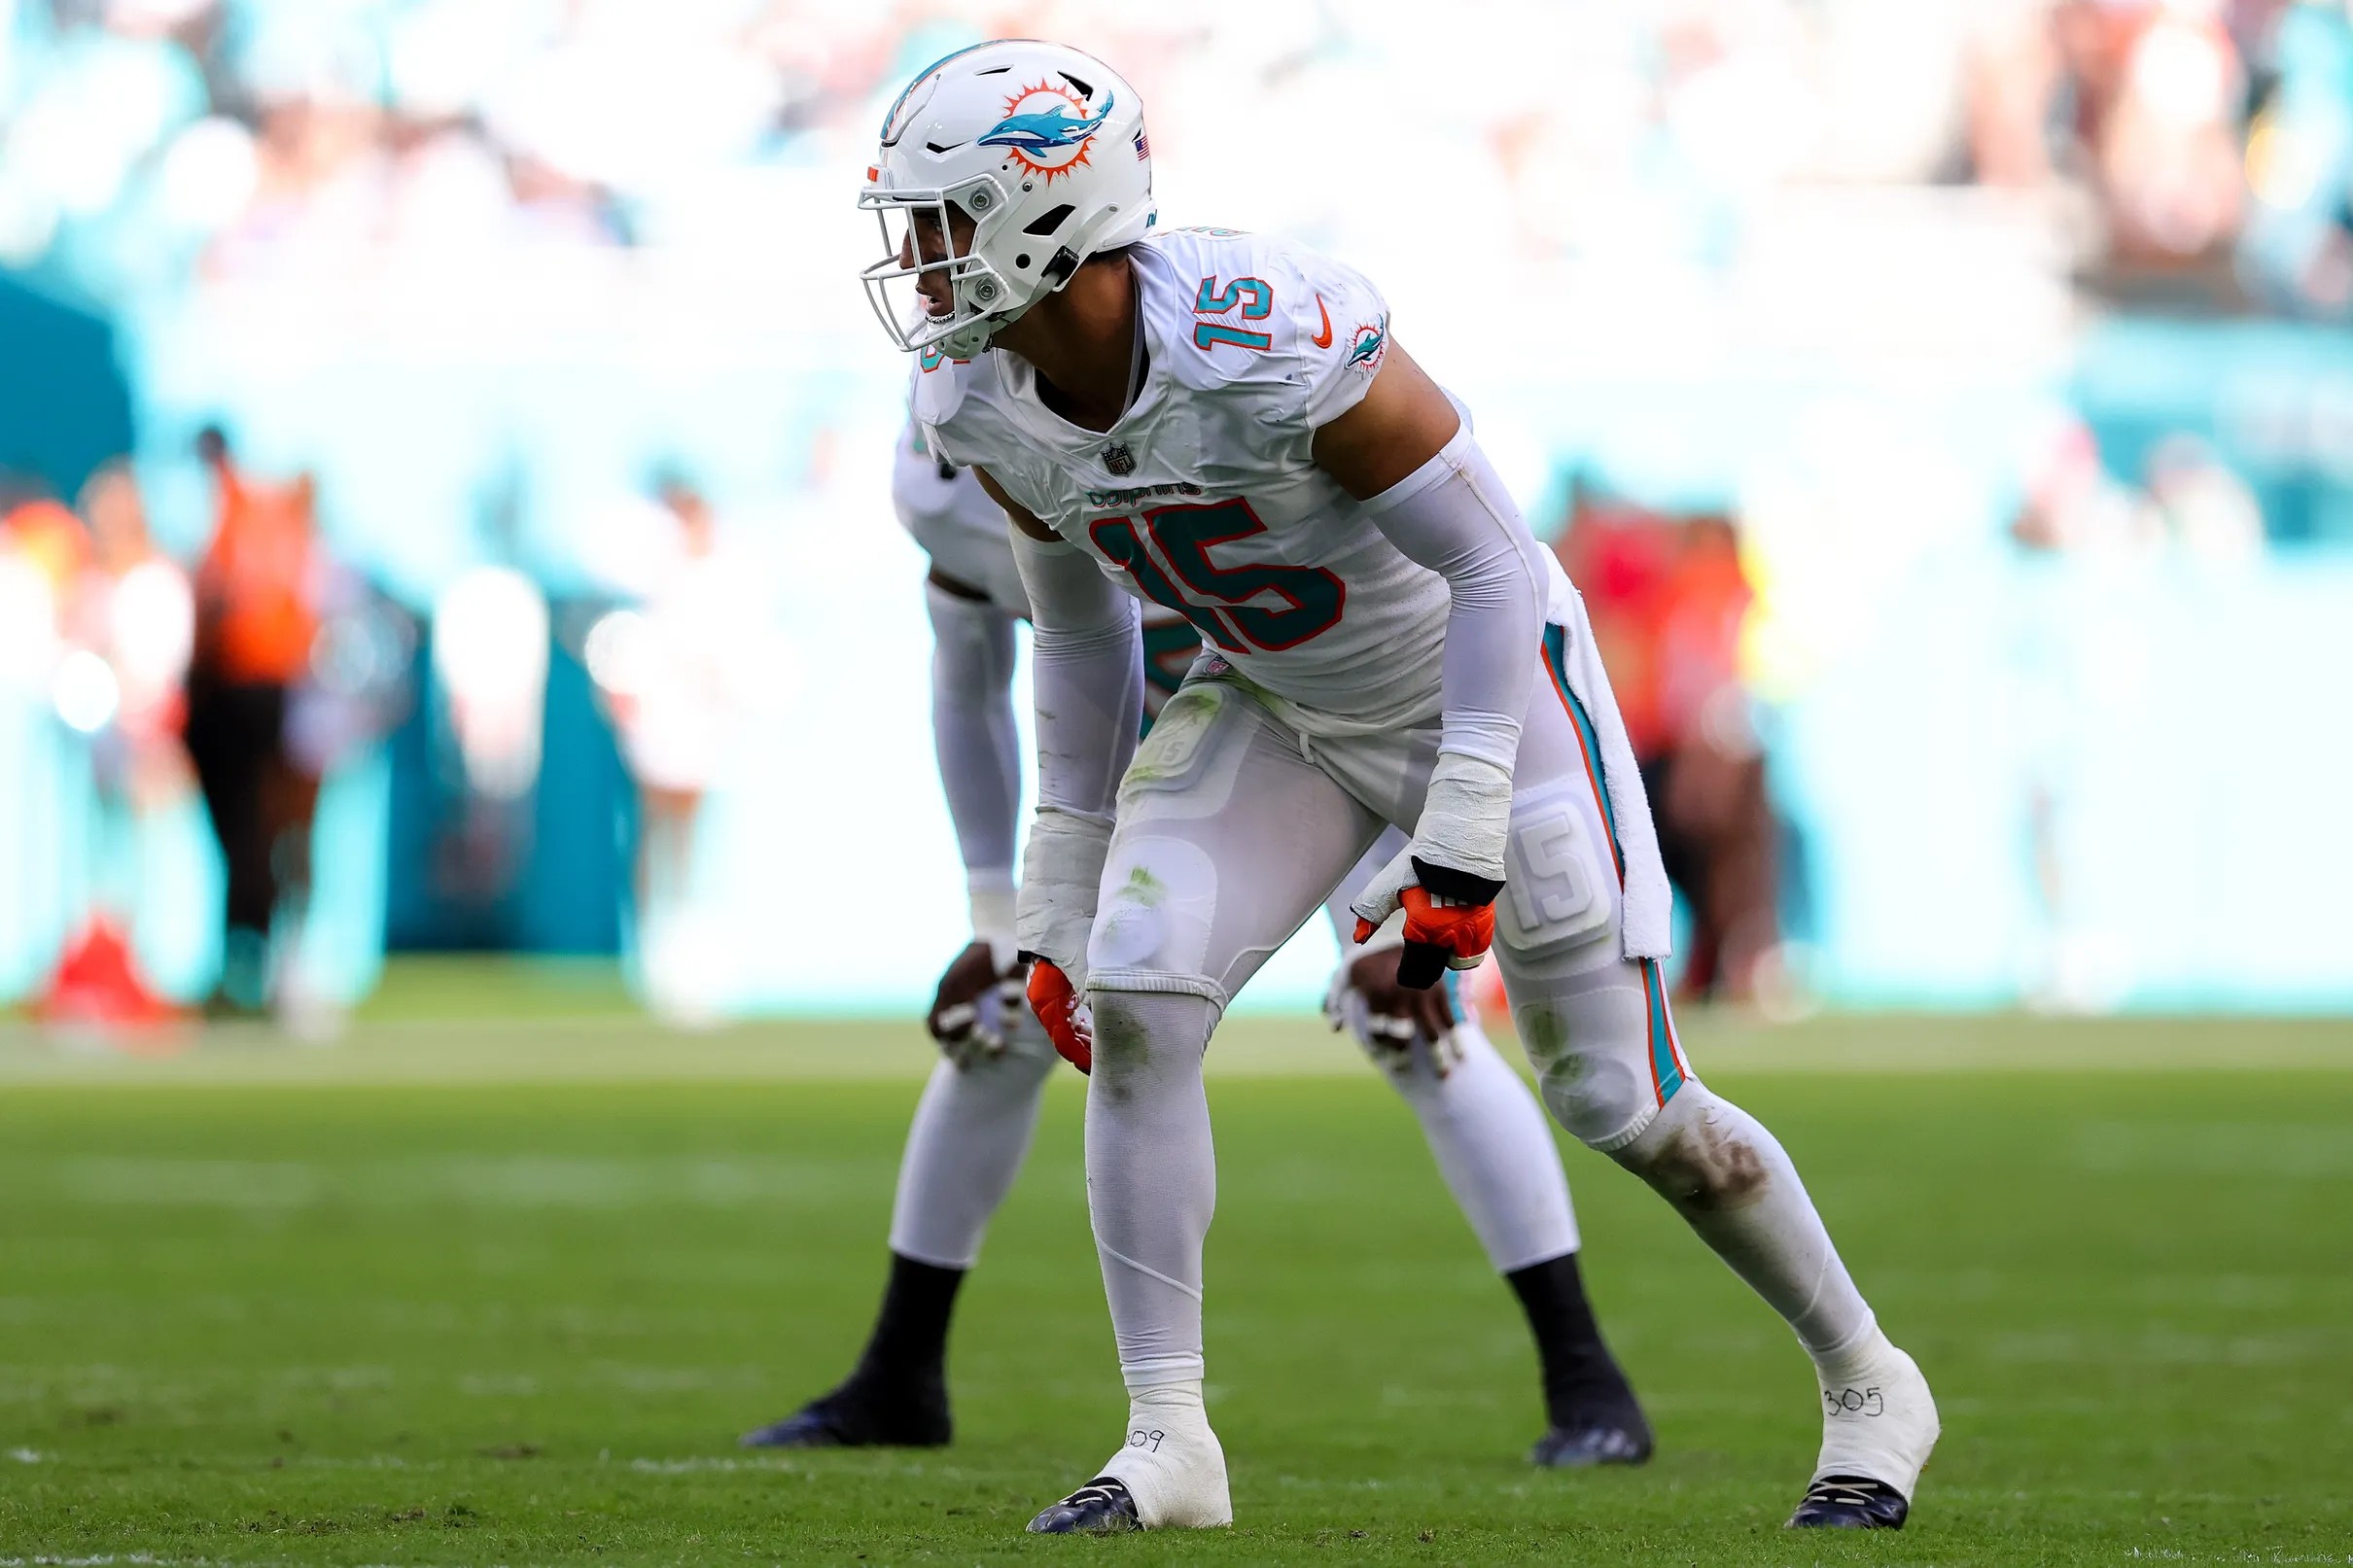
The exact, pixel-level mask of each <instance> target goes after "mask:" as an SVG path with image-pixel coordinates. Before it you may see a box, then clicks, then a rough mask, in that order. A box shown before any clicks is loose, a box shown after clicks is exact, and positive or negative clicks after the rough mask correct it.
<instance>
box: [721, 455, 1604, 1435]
mask: <svg viewBox="0 0 2353 1568" xmlns="http://www.w3.org/2000/svg"><path fill="white" fill-rule="evenodd" d="M891 493H892V500H893V501H894V503H895V504H896V507H897V510H898V516H899V521H900V522H901V523H902V524H903V525H904V526H905V527H906V529H907V531H908V533H910V534H911V535H913V536H914V538H915V540H916V542H917V543H918V544H920V545H922V546H923V549H924V553H925V554H926V555H927V556H929V557H930V559H931V575H930V579H929V581H928V582H927V583H926V585H925V594H926V598H927V599H928V601H929V603H930V607H931V628H932V637H933V650H932V660H931V724H932V734H933V738H934V741H935V743H936V746H937V749H938V758H939V778H940V785H941V788H942V790H943V791H944V792H945V794H946V795H947V797H948V808H949V815H950V816H951V818H952V819H954V821H955V824H956V837H957V845H958V848H959V850H960V852H961V853H962V855H963V859H964V862H965V873H966V886H967V889H968V890H969V895H970V903H971V916H972V940H971V943H970V944H969V945H968V946H966V948H965V950H964V951H963V952H962V953H960V954H958V955H957V957H956V959H955V961H954V962H953V963H951V964H950V965H949V966H948V970H947V973H946V974H945V975H943V976H942V977H941V979H940V983H939V989H938V993H937V994H936V995H935V996H934V998H933V1000H932V1004H931V1014H930V1017H929V1020H928V1023H929V1026H930V1028H931V1033H932V1036H933V1037H934V1038H935V1039H937V1040H938V1041H939V1044H940V1049H941V1052H942V1054H943V1056H944V1058H945V1060H944V1061H942V1062H941V1063H939V1065H938V1066H937V1067H935V1068H934V1069H933V1070H932V1073H931V1082H930V1083H929V1084H928V1085H927V1086H926V1087H925V1090H924V1094H923V1098H922V1100H921V1102H920V1103H919V1105H918V1106H917V1108H916V1113H915V1123H914V1126H913V1128H912V1129H911V1130H910V1131H909V1132H908V1135H907V1147H906V1153H905V1155H904V1157H903V1158H902V1160H901V1163H900V1167H899V1178H898V1192H897V1198H896V1203H895V1205H894V1209H893V1213H892V1220H891V1274H890V1281H889V1284H888V1285H887V1286H886V1288H885V1291H884V1296H883V1304H882V1307H881V1310H880V1312H879V1313H878V1314H877V1318H876V1322H875V1326H874V1331H873V1334H872V1336H871V1337H870V1338H869V1340H868V1342H867V1345H866V1350H865V1354H864V1355H863V1356H862V1357H861V1358H860V1363H859V1366H858V1368H857V1370H856V1371H854V1372H853V1373H852V1374H851V1376H850V1377H849V1378H848V1379H847V1380H846V1381H845V1382H843V1383H842V1384H841V1385H840V1386H839V1387H837V1388H835V1389H833V1390H832V1391H830V1392H829V1393H826V1394H825V1395H824V1396H823V1397H821V1398H819V1399H817V1400H815V1401H812V1402H811V1403H810V1404H809V1405H807V1406H806V1407H804V1408H803V1409H801V1410H800V1411H797V1412H795V1413H794V1414H792V1415H790V1416H789V1417H787V1418H786V1419H784V1420H782V1421H778V1422H776V1423H775V1424H773V1425H771V1426H766V1427H762V1428H760V1429H759V1430H758V1431H755V1432H752V1433H749V1434H747V1435H746V1436H745V1438H744V1443H745V1444H746V1446H754V1447H821V1446H862V1445H868V1444H892V1445H902V1446H931V1445H936V1444H942V1443H945V1442H947V1441H948V1438H949V1434H950V1421H949V1413H948V1397H947V1384H946V1376H945V1361H946V1348H947V1344H946V1342H947V1333H948V1326H949V1319H950V1316H951V1314H952V1312H953V1309H954V1305H955V1299H956V1292H957V1288H958V1286H959V1285H961V1284H962V1282H963V1280H964V1276H965V1273H966V1271H968V1270H969V1269H970V1268H971V1267H972V1265H973V1263H974V1261H975V1259H976V1258H977V1256H978V1254H979V1251H980V1244H981V1238H982V1236H983V1234H984V1232H985V1231H986V1229H987V1227H988V1222H989V1219H990V1217H991V1216H992V1215H993V1214H994V1213H995V1212H996V1210H997V1207H998V1205H999V1204H1000V1203H1001V1202H1003V1200H1004V1197H1005V1194H1006V1192H1007V1191H1008V1190H1009V1189H1010V1188H1011V1186H1012V1183H1013V1179H1014V1177H1015V1175H1016V1174H1017V1173H1018V1172H1019V1170H1020V1168H1021V1163H1022V1159H1023V1156H1024V1154H1025V1153H1026V1152H1027V1150H1028V1148H1029V1143H1030V1135H1031V1132H1032V1130H1033V1129H1034V1128H1035V1127H1036V1120H1037V1106H1038V1098H1039V1096H1040V1094H1041V1093H1042V1092H1043V1090H1044V1087H1045V1079H1046V1074H1047V1071H1048V1069H1049V1068H1051V1066H1052V1065H1053V1064H1054V1061H1055V1057H1054V1051H1053V1047H1052V1046H1051V1045H1050V1044H1049V1043H1048V1041H1047V1039H1046V1036H1045V1033H1044V1030H1043V1028H1041V1027H1040V1026H1039V1024H1038V1022H1037V1020H1036V1016H1035V1015H1034V1014H1032V1013H1031V1011H1030V1009H1029V1007H1028V1005H1027V1003H1026V1001H1025V1000H1024V998H1023V995H1022V977H1023V974H1024V972H1025V967H1026V966H1024V965H1022V964H1021V963H1019V962H1018V961H1017V959H1016V958H1015V956H1014V955H1015V947H1014V941H1013V840H1014V835H1015V828H1016V826H1017V823H1018V819H1019V811H1020V787H1021V772H1020V763H1019V759H1018V757H1017V755H1016V752H1015V745H1016V740H1015V731H1014V723H1013V689H1012V688H1013V636H1014V624H1015V622H1017V621H1021V620H1027V619H1028V618H1029V613H1030V606H1029V601H1028V599H1027V597H1026V596H1025V595H1024V594H1023V592H1022V587H1021V581H1020V577H1019V575H1018V574H1017V573H1016V572H1015V570H1014V566H1013V547H1012V543H1011V540H1009V539H1008V538H1007V532H1006V524H1005V514H1004V511H1003V509H1002V508H1001V507H1000V506H999V505H997V504H996V503H995V502H994V501H991V500H990V499H989V497H988V495H987V493H986V492H984V491H983V490H982V489H981V488H980V484H979V482H978V481H977V480H975V479H974V478H973V477H972V475H971V472H970V470H961V469H958V468H956V467H954V466H953V465H951V464H947V463H943V462H941V461H940V460H938V459H937V458H935V457H934V456H932V455H931V453H930V452H929V451H928V450H927V449H926V447H925V445H924V441H923V436H922V434H921V432H920V430H919V429H917V428H916V427H914V426H912V425H910V427H909V428H908V431H907V434H906V436H904V437H903V438H902V439H901V440H900V442H899V445H898V452H897V457H896V464H895V466H894V470H893V473H892V484H891ZM1149 631H1150V635H1149V636H1148V637H1147V639H1146V646H1145V653H1146V662H1145V673H1146V681H1145V688H1144V689H1145V695H1146V700H1145V709H1146V712H1147V713H1149V712H1151V711H1152V709H1153V708H1154V706H1155V704H1154V700H1153V699H1155V698H1157V697H1162V696H1165V695H1166V694H1168V693H1173V692H1174V691H1176V687H1177V683H1178V681H1179V680H1181V679H1182V678H1183V675H1184V672H1185V670H1186V668H1187V666H1189V665H1190V663H1191V662H1192V658H1193V655H1194V654H1195V653H1197V652H1198V651H1199V647H1200V640H1199V638H1198V637H1197V636H1196V635H1195V634H1194V632H1193V630H1192V627H1191V625H1190V624H1189V623H1188V622H1186V621H1185V620H1184V618H1183V617H1182V616H1180V615H1177V614H1176V613H1175V612H1173V611H1161V612H1159V614H1158V615H1157V616H1156V617H1155V624H1154V625H1153V626H1152V627H1150V628H1149ZM1391 839H1393V842H1391ZM1404 843H1405V838H1404V835H1403V834H1402V833H1395V832H1394V831H1393V830H1392V833H1391V834H1390V835H1387V836H1385V838H1384V840H1383V842H1382V843H1381V844H1379V845H1376V846H1375V848H1374V851H1373V854H1372V855H1368V856H1367V858H1366V861H1365V863H1364V865H1363V866H1362V867H1360V874H1359V875H1357V876H1356V877H1355V878H1354V880H1352V882H1350V883H1349V884H1347V885H1346V889H1345V891H1346V893H1348V894H1352V893H1353V892H1354V891H1355V890H1356V889H1357V887H1358V886H1360V885H1361V884H1362V883H1363V882H1364V881H1366V880H1368V879H1369V878H1370V877H1371V876H1372V875H1373V873H1374V872H1376V871H1378V870H1379V869H1380V868H1381V867H1382V866H1383V865H1386V864H1387V862H1388V860H1389V859H1390V858H1391V857H1392V856H1393V855H1394V854H1395V853H1396V851H1397V850H1399V849H1401V848H1403V846H1404ZM1331 909H1332V914H1333V921H1334V928H1335V931H1336V932H1337V933H1338V934H1339V936H1340V938H1341V941H1342V944H1343V947H1342V951H1343V953H1352V958H1348V959H1346V960H1344V961H1343V962H1342V964H1341V965H1340V970H1339V973H1338V975H1337V976H1336V977H1335V980H1334V984H1333V989H1332V995H1331V999H1330V1011H1331V1013H1332V1015H1333V1018H1334V1022H1335V1025H1341V1024H1345V1025H1346V1026H1347V1027H1349V1028H1352V1029H1353V1030H1354V1032H1355V1034H1356V1037H1357V1040H1358V1041H1359V1043H1361V1044H1362V1045H1363V1047H1364V1049H1365V1052H1366V1054H1367V1055H1368V1056H1369V1057H1371V1058H1372V1060H1373V1061H1374V1062H1375V1063H1377V1064H1379V1065H1380V1066H1382V1067H1383V1068H1385V1069H1386V1070H1387V1074H1388V1077H1389V1081H1390V1082H1391V1083H1393V1084H1394V1085H1395V1086H1396V1087H1397V1090H1398V1092H1399V1093H1400V1094H1401V1095H1403V1096H1404V1098H1405V1099H1406V1101H1407V1103H1408V1104H1410V1105H1411V1106H1412V1107H1413V1109H1414V1112H1415V1114H1416V1115H1417V1116H1419V1117H1420V1118H1421V1121H1422V1132H1424V1134H1425V1135H1426V1136H1427V1138H1428V1140H1429V1145H1430V1151H1431V1153H1432V1154H1433V1155H1434V1156H1436V1158H1437V1162H1438V1168H1439V1170H1440V1171H1441V1172H1442V1173H1443V1174H1444V1176H1445V1178H1446V1182H1447V1185H1448V1186H1449V1187H1450V1188H1451V1189H1452V1190H1453V1192H1454V1194H1455V1198H1456V1201H1457V1202H1458V1203H1459V1204H1460V1205H1461V1208H1462V1212H1463V1215H1464V1217H1465V1218H1467V1219H1468V1220H1469V1221H1470V1225H1471V1229H1472V1230H1473V1231H1474V1232H1475V1233H1476V1234H1477V1236H1478V1237H1479V1240H1480V1242H1481V1244H1482V1245H1483V1246H1484V1247H1485V1248H1486V1251H1487V1256H1488V1260H1489V1262H1491V1263H1492V1264H1493V1266H1494V1268H1495V1271H1496V1272H1498V1273H1500V1274H1502V1275H1503V1277H1504V1279H1505V1281H1506V1283H1508V1284H1509V1285H1510V1286H1511V1287H1512V1290H1513V1293H1514V1294H1515V1295H1516V1296H1517V1297H1518V1298H1519V1301H1520V1304H1521V1306H1522V1307H1523V1309H1524V1310H1525V1311H1526V1313H1527V1316H1528V1327H1529V1329H1530V1331H1531V1333H1532V1334H1533V1335H1534V1338H1535V1342H1536V1351H1537V1360H1538V1364H1539V1366H1540V1368H1541V1370H1542V1375H1543V1389H1544V1400H1545V1411H1546V1416H1547V1422H1548V1429H1547V1430H1546V1432H1545V1434H1544V1436H1543V1437H1542V1438H1541V1439H1539V1440H1538V1441H1537V1444H1536V1446H1535V1448H1534V1450H1533V1452H1532V1453H1531V1455H1530V1457H1531V1459H1533V1461H1534V1462H1535V1463H1537V1464H1540V1465H1551V1466H1577V1465H1593V1464H1639V1463H1641V1462H1642V1461H1643V1460H1645V1459H1647V1458H1648V1457H1649V1456H1650V1452H1651V1434H1650V1428H1649V1425H1648V1423H1647V1422H1646V1421H1645V1420H1644V1419H1643V1416H1642V1411H1641V1409H1640V1407H1639V1405H1638V1404H1637V1403H1636V1402H1635V1400H1634V1397H1633V1391H1632V1390H1631V1389H1630V1388H1629V1387H1628V1386H1627V1383H1626V1378H1625V1376H1624V1374H1623V1373H1622V1372H1621V1371H1620V1370H1619V1368H1618V1365H1617V1363H1616V1361H1615V1360H1614V1359H1612V1357H1611V1356H1610V1354H1609V1351H1608V1349H1607V1347H1606V1346H1605V1345H1603V1343H1602V1342H1601V1337H1600V1333H1599V1331H1598V1329H1597V1328H1596V1326H1595V1324H1594V1319H1593V1312H1592V1308H1591V1307H1590V1306H1589V1305H1588V1304H1587V1302H1586V1298H1585V1288H1584V1284H1583V1282H1582V1280H1581V1278H1580V1276H1579V1272H1578V1266H1577V1245H1578V1242H1577V1227H1576V1218H1575V1215H1574V1213H1573V1211H1572V1210H1571V1209H1570V1207H1569V1200H1568V1183H1567V1180H1566V1177H1565V1176H1564V1174H1563V1171H1562V1169H1561V1166H1560V1159H1559V1155H1558V1153H1557V1151H1556V1150H1555V1149H1554V1147H1553V1143H1552V1133H1551V1130H1550V1129H1549V1128H1548V1127H1546V1125H1545V1120H1544V1113H1543V1111H1542V1110H1541V1109H1539V1108H1538V1106H1537V1104H1536V1101H1535V1098H1534V1097H1532V1096H1531V1095H1529V1093H1528V1088H1527V1086H1526V1085H1525V1084H1524V1083H1522V1082H1521V1080H1520V1076H1519V1074H1518V1073H1516V1072H1514V1071H1513V1070H1512V1068H1511V1067H1510V1065H1509V1064H1507V1063H1505V1062H1504V1060H1503V1058H1502V1057H1501V1056H1500V1055H1499V1054H1498V1053H1497V1052H1496V1051H1495V1049H1494V1047H1493V1045H1492V1044H1491V1043H1489V1041H1488V1039H1487V1036H1486V1034H1485V1032H1484V1031H1482V1030H1481V1029H1480V1028H1479V1025H1478V1022H1477V1020H1476V1019H1475V1018H1472V1017H1469V1016H1467V1015H1465V1016H1461V1017H1457V1016H1456V1014H1455V1011H1454V1007H1453V1001H1452V998H1451V997H1450V995H1449V993H1448V991H1447V990H1446V989H1444V988H1440V989H1433V990H1426V991H1409V990H1407V989H1405V988H1403V987H1401V986H1399V985H1398V984H1397V978H1396V975H1397V963H1398V953H1399V950H1400V948H1401V946H1402V941H1403V939H1402V937H1394V938H1392V939H1390V940H1386V941H1381V940H1377V941H1376V943H1375V944H1373V945H1371V946H1370V947H1369V948H1363V949H1352V947H1351V946H1350V945H1349V938H1350V935H1351V933H1352V929H1353V926H1354V924H1355V917H1354V916H1353V915H1351V914H1349V913H1348V911H1347V903H1346V898H1345V897H1344V896H1337V895H1336V896H1335V899H1334V901H1333V903H1332V906H1331Z"/></svg>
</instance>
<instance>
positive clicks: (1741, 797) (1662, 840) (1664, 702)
mask: <svg viewBox="0 0 2353 1568" xmlns="http://www.w3.org/2000/svg"><path fill="white" fill-rule="evenodd" d="M1559 552H1560V555H1561V559H1562V564H1563V566H1565V567H1566V568H1567V569H1568V574H1569V576H1570V578H1571V579H1572V580H1573V581H1575V582H1576V583H1577V585H1578V587H1579V588H1580V589H1581V590H1582V591H1583V593H1584V595H1585V603H1586V608H1587V610H1588V611H1589V612H1590V613H1591V615H1592V617H1593V624H1594V637H1595V641H1596V643H1597V644H1598V646H1599V647H1600V649H1601V657H1602V661H1603V662H1604V663H1605V664H1606V665H1607V666H1608V667H1609V672H1610V684H1611V686H1612V688H1613V689H1614V690H1615V691H1616V693H1617V697H1618V705H1619V711H1620V713H1621V714H1623V716H1624V717H1625V719H1626V728H1627V735H1628V738H1629V739H1630V740H1631V741H1632V742H1633V749H1634V756H1635V760H1636V761H1637V762H1638V763H1639V764H1640V765H1641V769H1642V784H1643V787H1644V789H1645V790H1646V791H1647V792H1648V794H1649V796H1650V804H1651V812H1652V816H1653V818H1654V819H1655V820H1656V821H1657V824H1658V830H1659V848H1660V851H1661V853H1662V855H1663V856H1664V858H1665V860H1666V862H1667V874H1668V878H1669V879H1670V880H1671V881H1672V882H1673V883H1674V885H1675V889H1676V891H1677V892H1678V893H1680V894H1681V896H1682V902H1683V904H1684V907H1685V908H1686V909H1687V910H1688V911H1689V913H1690V915H1691V935H1690V940H1689V943H1688V946H1687V947H1686V949H1685V961H1684V966H1683V974H1682V979H1681V981H1680V990H1681V992H1682V993H1683V994H1684V995H1686V996H1689V997H1695V998H1699V997H1711V998H1717V999H1721V1000H1726V1001H1734V1002H1743V1003H1746V1002H1754V1001H1758V1000H1760V999H1763V1000H1774V999H1776V998H1775V996H1774V994H1771V993H1773V992H1774V988H1776V987H1777V986H1778V985H1779V983H1780V979H1781V977H1780V974H1779V965H1780V954H1779V948H1780V924H1779V919H1778V916H1777V913H1776V897H1777V889H1776V884H1775V866H1774V831H1775V829H1774V814H1773V808H1772V803H1771V801H1770V799H1769V798H1768V796H1767V793H1766V782H1765V756H1764V749H1763V747H1762V746H1761V745H1760V743H1759V741H1758V738H1757V734H1756V730H1755V727H1754V725H1753V723H1752V722H1751V719H1750V715H1749V699H1748V695H1747V692H1746V690H1745V689H1744V688H1743V686H1742V684H1741V681H1740V674H1739V654H1740V636H1741V629H1742V625H1743V623H1744V621H1745V619H1746V617H1747V614H1748V608H1749V604H1750V601H1751V598H1752V595H1751V593H1750V589H1749V585H1748V580H1747V577H1746V575H1745V574H1744V573H1743V571H1742V569H1741V565H1740V557H1739V544H1738V539H1737V538H1736V536H1735V534H1734V532H1733V528H1732V525H1731V523H1730V522H1729V521H1727V520H1726V519H1725V518H1723V517H1721V516H1716V515H1702V516H1697V517H1693V518H1690V519H1688V520H1680V521H1678V520H1670V519H1668V518H1665V517H1661V516H1658V515H1656V514H1653V513H1650V512H1647V511H1644V510H1642V509H1640V508H1637V507H1633V506H1627V505H1618V504H1612V503H1597V502H1595V501H1593V500H1591V499H1590V498H1586V497H1583V496H1580V497H1579V499H1578V502H1577V504H1576V505H1575V508H1574V510H1573V511H1572V514H1571V517H1570V522H1569V526H1568V529H1567V532H1566V533H1565V534H1564V535H1563V538H1562V540H1561V543H1560V546H1559Z"/></svg>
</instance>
